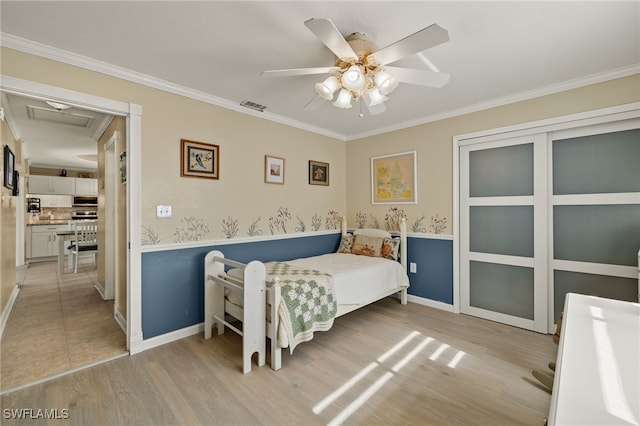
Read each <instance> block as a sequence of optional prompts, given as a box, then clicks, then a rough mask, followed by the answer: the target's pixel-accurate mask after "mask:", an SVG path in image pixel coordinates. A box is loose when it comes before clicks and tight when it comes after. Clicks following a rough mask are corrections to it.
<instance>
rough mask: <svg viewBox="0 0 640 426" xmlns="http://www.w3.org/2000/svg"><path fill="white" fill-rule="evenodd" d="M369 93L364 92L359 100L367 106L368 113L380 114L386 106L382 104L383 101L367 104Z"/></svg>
mask: <svg viewBox="0 0 640 426" xmlns="http://www.w3.org/2000/svg"><path fill="white" fill-rule="evenodd" d="M369 101H370V99H369V95H367V94H366V93H365V94H364V95H363V96H362V100H361V101H360V102H362V103H364V104H365V105H366V107H367V110H368V111H369V114H371V115H378V114H382V113H383V112H385V111H386V110H387V107H386V106H385V105H384V103H379V104H377V105H373V106H371V105H369Z"/></svg>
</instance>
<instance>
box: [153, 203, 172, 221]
mask: <svg viewBox="0 0 640 426" xmlns="http://www.w3.org/2000/svg"><path fill="white" fill-rule="evenodd" d="M156 217H160V218H167V217H171V206H156Z"/></svg>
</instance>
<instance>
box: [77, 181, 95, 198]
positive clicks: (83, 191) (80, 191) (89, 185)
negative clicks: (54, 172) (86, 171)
mask: <svg viewBox="0 0 640 426" xmlns="http://www.w3.org/2000/svg"><path fill="white" fill-rule="evenodd" d="M76 195H98V179H87V178H76Z"/></svg>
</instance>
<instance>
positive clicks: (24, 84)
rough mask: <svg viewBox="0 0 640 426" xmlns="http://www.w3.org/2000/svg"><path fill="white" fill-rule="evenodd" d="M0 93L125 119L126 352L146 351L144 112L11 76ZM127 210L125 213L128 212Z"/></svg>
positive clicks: (0, 86) (4, 80)
mask: <svg viewBox="0 0 640 426" xmlns="http://www.w3.org/2000/svg"><path fill="white" fill-rule="evenodd" d="M0 90H2V91H5V92H7V93H12V94H16V95H20V96H28V97H33V98H36V99H50V100H55V101H58V102H62V103H66V104H69V105H73V106H78V107H81V108H85V109H90V110H96V111H101V112H106V113H110V114H113V115H120V116H123V117H125V119H126V151H127V156H126V168H125V170H126V181H127V187H126V197H125V198H126V203H125V204H126V206H125V208H124V209H123V211H122V212H123V214H124V215H125V216H126V221H125V222H126V224H125V227H126V232H125V234H126V241H127V251H126V265H123V266H124V268H125V270H126V273H125V274H124V275H125V277H126V279H125V280H124V281H126V286H125V290H124V291H123V293H124V295H123V296H124V298H126V302H125V306H126V309H125V311H126V315H125V318H126V323H125V324H123V325H124V326H125V327H124V328H125V329H126V343H127V349H128V350H129V352H130V353H132V354H133V353H137V352H140V351H142V350H143V346H142V320H141V318H142V317H141V289H140V287H141V284H140V276H141V266H140V263H141V259H140V211H139V206H138V204H139V201H138V200H139V199H140V189H139V188H140V145H141V117H142V109H141V107H140V106H139V105H136V104H130V103H125V102H120V101H114V100H110V99H106V98H102V97H98V96H93V95H88V94H84V93H80V92H75V91H70V90H66V89H62V88H58V87H54V86H49V85H45V84H41V83H36V82H32V81H27V80H22V79H19V78H15V77H11V76H2V79H1V80H0ZM125 209H126V211H125Z"/></svg>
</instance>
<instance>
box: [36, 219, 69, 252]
mask: <svg viewBox="0 0 640 426" xmlns="http://www.w3.org/2000/svg"><path fill="white" fill-rule="evenodd" d="M66 229H67V225H35V224H34V225H29V226H28V227H27V238H28V240H27V241H28V244H27V258H29V259H35V258H42V257H50V256H56V255H57V254H58V247H60V246H59V244H56V242H58V237H57V233H58V232H59V231H62V230H66ZM62 250H63V254H64V247H63V248H62Z"/></svg>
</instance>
